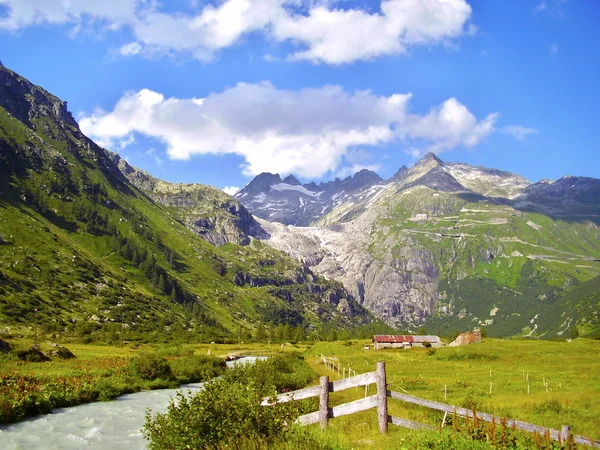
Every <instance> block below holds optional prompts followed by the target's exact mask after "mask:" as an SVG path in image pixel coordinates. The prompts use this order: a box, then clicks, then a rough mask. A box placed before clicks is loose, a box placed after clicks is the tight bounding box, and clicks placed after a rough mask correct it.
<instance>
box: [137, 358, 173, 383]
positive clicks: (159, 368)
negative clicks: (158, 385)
mask: <svg viewBox="0 0 600 450" xmlns="http://www.w3.org/2000/svg"><path fill="white" fill-rule="evenodd" d="M130 368H131V370H132V371H133V373H134V374H135V375H137V376H138V377H140V378H143V379H146V380H156V379H158V378H163V379H170V378H172V372H171V366H170V365H169V362H168V361H167V360H166V359H165V358H163V357H161V356H158V355H156V354H154V353H142V354H141V355H140V356H138V357H136V358H133V359H132V360H131V363H130Z"/></svg>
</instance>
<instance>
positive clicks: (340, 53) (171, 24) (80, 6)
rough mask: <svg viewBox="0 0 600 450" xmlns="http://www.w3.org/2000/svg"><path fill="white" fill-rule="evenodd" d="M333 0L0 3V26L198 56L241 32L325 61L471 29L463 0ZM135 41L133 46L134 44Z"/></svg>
mask: <svg viewBox="0 0 600 450" xmlns="http://www.w3.org/2000/svg"><path fill="white" fill-rule="evenodd" d="M337 3H340V2H339V1H336V0H329V1H325V0H225V1H221V2H219V3H217V5H213V4H207V5H205V6H204V7H203V8H202V9H201V10H199V11H198V12H197V13H196V14H183V13H166V12H163V11H161V10H160V9H159V3H158V2H155V1H149V0H104V1H102V2H100V1H97V0H47V1H39V0H0V6H5V7H6V8H7V10H6V14H4V16H3V17H2V18H0V28H4V29H10V30H17V29H19V28H23V27H27V26H31V25H36V24H42V23H49V24H55V25H57V24H75V25H76V26H77V28H79V26H81V25H82V24H84V23H87V22H98V21H100V22H103V23H105V24H106V25H107V28H108V29H116V28H119V27H121V26H122V25H126V26H127V27H128V28H129V30H130V31H131V33H132V35H133V38H134V42H131V43H129V44H127V45H125V46H123V47H121V49H120V53H121V54H123V55H135V54H138V53H140V51H141V50H142V49H144V50H145V51H144V52H143V54H150V55H156V54H172V53H178V52H184V53H188V54H190V55H192V56H193V57H195V58H197V59H200V60H202V61H209V60H211V59H212V58H213V57H214V56H215V54H216V53H217V52H218V51H219V50H221V49H223V48H227V47H230V46H232V45H234V44H236V43H237V42H239V41H240V40H241V39H243V37H244V36H246V35H248V34H250V33H253V32H260V33H262V34H263V35H264V36H265V37H266V38H267V39H272V40H275V41H278V42H287V43H293V44H295V45H296V46H297V47H299V49H298V51H295V52H293V53H292V54H290V55H289V58H290V59H296V60H308V61H312V62H323V63H328V64H344V63H351V62H353V61H357V60H370V59H374V58H377V57H380V56H384V55H393V54H399V53H404V52H406V51H407V49H408V48H409V47H411V46H414V45H431V44H438V43H448V42H449V40H451V39H454V38H456V37H459V36H462V35H468V34H472V32H473V30H475V29H476V27H475V26H474V25H473V24H470V23H469V19H470V17H471V7H470V6H469V4H468V3H467V1H466V0H381V3H380V8H379V9H380V11H378V12H368V11H366V10H364V9H358V8H351V9H341V8H336V4H337ZM135 44H137V45H135Z"/></svg>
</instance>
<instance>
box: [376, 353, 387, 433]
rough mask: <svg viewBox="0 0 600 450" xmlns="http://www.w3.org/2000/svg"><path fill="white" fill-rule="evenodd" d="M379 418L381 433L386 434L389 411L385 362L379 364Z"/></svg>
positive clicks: (377, 372)
mask: <svg viewBox="0 0 600 450" xmlns="http://www.w3.org/2000/svg"><path fill="white" fill-rule="evenodd" d="M376 378H377V416H378V419H379V432H380V433H382V434H386V433H387V431H388V409H387V380H386V378H385V362H383V361H382V362H378V363H377V371H376Z"/></svg>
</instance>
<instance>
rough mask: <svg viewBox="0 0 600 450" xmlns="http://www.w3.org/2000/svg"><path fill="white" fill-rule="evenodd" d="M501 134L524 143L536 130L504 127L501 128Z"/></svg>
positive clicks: (522, 127)
mask: <svg viewBox="0 0 600 450" xmlns="http://www.w3.org/2000/svg"><path fill="white" fill-rule="evenodd" d="M502 132H503V133H506V134H508V135H510V136H512V137H514V138H515V139H516V140H518V141H524V140H525V139H527V136H529V135H530V134H536V133H537V132H538V130H536V129H535V128H528V127H524V126H522V125H506V126H505V127H502Z"/></svg>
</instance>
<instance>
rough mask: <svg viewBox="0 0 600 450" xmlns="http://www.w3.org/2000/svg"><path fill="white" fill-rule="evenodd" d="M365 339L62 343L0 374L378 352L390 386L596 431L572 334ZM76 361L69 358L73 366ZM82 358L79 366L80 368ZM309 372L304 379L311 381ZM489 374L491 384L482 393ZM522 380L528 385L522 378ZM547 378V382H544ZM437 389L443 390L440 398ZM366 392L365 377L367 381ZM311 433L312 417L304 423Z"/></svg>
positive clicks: (396, 444)
mask: <svg viewBox="0 0 600 450" xmlns="http://www.w3.org/2000/svg"><path fill="white" fill-rule="evenodd" d="M370 344H371V343H370V341H366V340H364V341H359V340H354V341H345V342H319V343H315V344H308V343H302V344H296V345H291V344H286V345H283V346H282V345H281V344H272V345H266V344H259V343H245V344H244V343H243V344H230V345H227V344H197V345H192V344H190V345H181V346H174V347H155V346H140V347H137V348H132V347H127V346H126V347H111V346H103V345H85V344H71V345H68V347H69V348H70V349H71V350H72V351H73V353H75V355H76V356H77V357H78V359H77V360H68V361H58V360H55V361H52V362H47V363H24V362H20V361H19V362H17V361H13V362H10V363H3V364H2V365H0V376H3V375H7V374H9V373H10V374H22V375H23V376H35V375H37V376H42V375H43V376H44V377H46V378H52V377H53V376H56V377H64V376H68V375H69V374H70V373H71V374H72V373H74V371H76V370H79V371H83V372H84V373H95V372H94V371H97V375H98V376H102V377H104V376H106V374H107V373H109V372H110V371H111V370H113V369H111V367H110V361H114V362H115V363H117V362H119V364H120V365H122V364H123V362H122V361H123V357H125V358H130V357H134V356H136V355H139V354H140V353H143V352H148V351H156V352H158V353H159V354H163V355H165V356H166V357H167V358H169V357H171V355H173V356H175V355H177V354H182V353H189V351H190V350H192V351H193V352H194V353H195V354H196V355H207V354H211V355H214V356H227V355H233V354H236V355H269V354H274V353H277V352H289V351H295V352H300V353H302V354H303V355H304V357H305V360H306V361H307V363H308V364H309V365H310V366H311V367H312V368H313V369H315V370H316V372H317V373H318V374H319V375H329V376H330V377H331V379H333V380H335V379H338V378H341V374H340V375H338V374H337V372H333V371H331V370H329V369H328V368H326V367H325V365H324V364H323V363H322V360H321V355H324V356H327V357H330V358H337V359H338V361H339V363H340V364H341V365H342V367H346V368H347V367H351V368H352V369H353V370H355V371H356V372H357V373H364V372H370V371H374V370H375V366H376V363H377V362H378V361H385V362H386V367H387V377H388V383H391V387H390V389H391V390H395V391H399V392H405V393H409V394H411V395H415V396H417V397H422V398H426V399H431V400H436V401H440V402H444V403H448V404H451V405H456V406H463V407H468V408H475V409H476V410H478V411H483V412H487V413H492V414H495V415H499V416H502V417H507V418H513V419H519V420H523V421H527V422H531V423H534V424H537V425H542V426H546V427H550V428H555V429H560V428H561V426H562V425H570V426H571V430H572V432H573V433H574V434H579V435H583V436H587V437H591V438H594V439H600V404H599V400H600V342H599V341H594V340H588V339H576V340H574V341H572V342H553V341H524V340H497V339H485V340H484V342H482V343H479V344H472V345H469V346H465V347H454V348H450V347H446V348H442V349H437V350H435V349H407V350H402V349H386V350H377V351H376V350H373V347H372V346H371V347H370V350H365V349H364V346H365V345H370ZM76 366H77V367H76ZM88 366H89V367H88ZM317 383H318V380H315V381H314V384H317ZM490 383H492V392H491V393H490ZM528 383H529V393H528V392H527V385H528ZM546 383H547V387H546ZM444 388H446V395H447V398H446V399H445V398H444ZM374 393H375V386H374V385H371V386H369V388H368V389H367V394H368V395H373V394H374ZM364 395H365V388H364V387H360V388H353V389H349V390H346V391H343V392H340V393H332V394H331V397H330V402H331V404H332V405H336V404H341V403H345V402H347V401H351V400H355V399H358V398H362V397H364ZM389 413H390V414H391V415H394V416H398V417H402V418H407V419H411V420H415V421H419V422H423V423H428V424H431V425H435V426H437V425H439V423H440V422H441V420H442V417H443V413H441V412H438V411H433V410H429V409H426V408H421V407H418V406H412V405H407V404H402V403H401V402H399V401H396V400H392V399H390V400H389ZM312 427H314V428H315V431H316V432H318V426H316V425H315V426H312ZM410 433H413V434H414V433H415V432H414V431H408V430H405V429H402V428H398V427H396V426H394V425H390V430H389V434H388V435H387V436H382V435H380V434H379V432H378V428H377V413H376V411H375V410H370V411H365V412H362V413H357V414H354V415H351V416H345V417H341V418H336V419H332V420H331V421H330V424H329V427H328V429H327V431H326V432H325V433H324V436H323V437H324V438H325V439H328V440H331V441H333V442H339V444H340V445H341V446H342V448H370V447H373V446H376V448H381V449H396V448H404V444H403V442H404V439H405V438H407V437H408V436H409V434H410Z"/></svg>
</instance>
